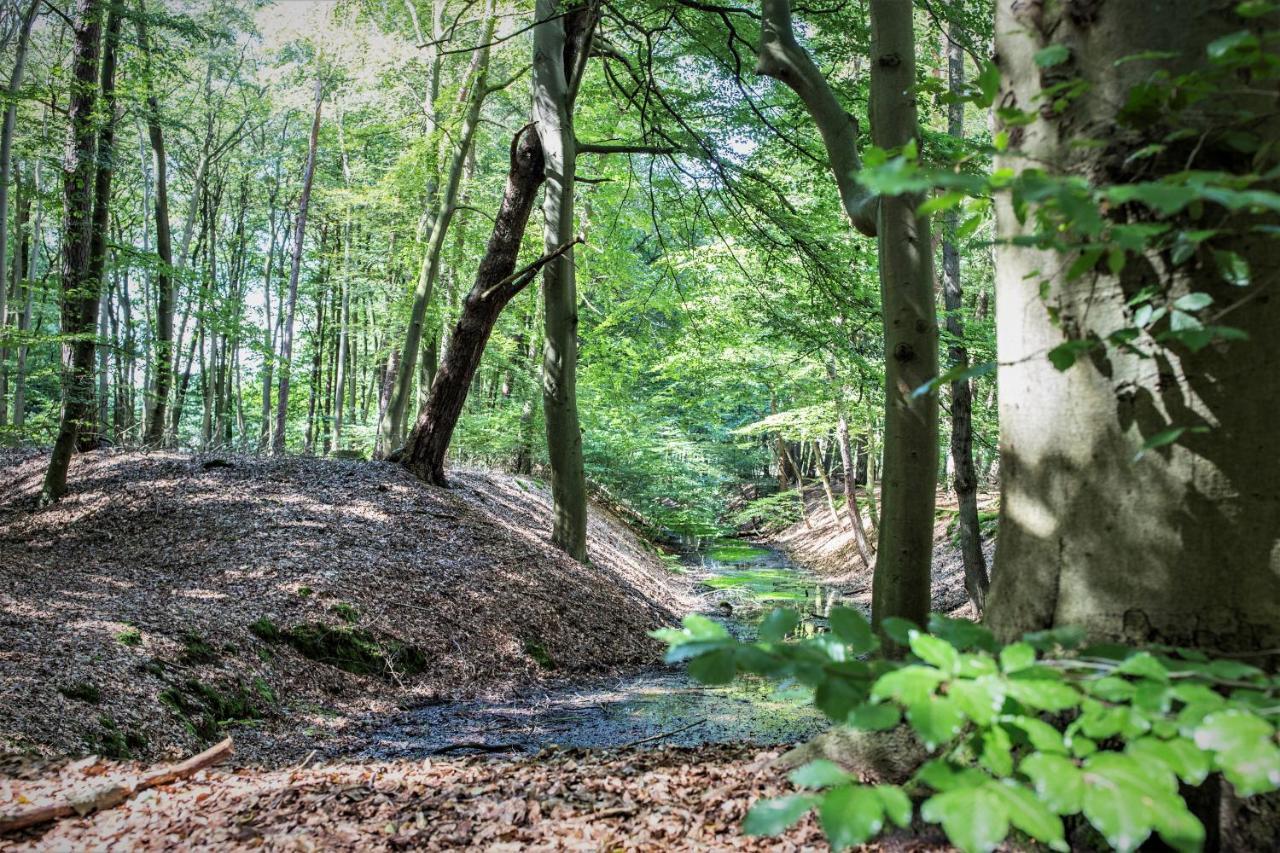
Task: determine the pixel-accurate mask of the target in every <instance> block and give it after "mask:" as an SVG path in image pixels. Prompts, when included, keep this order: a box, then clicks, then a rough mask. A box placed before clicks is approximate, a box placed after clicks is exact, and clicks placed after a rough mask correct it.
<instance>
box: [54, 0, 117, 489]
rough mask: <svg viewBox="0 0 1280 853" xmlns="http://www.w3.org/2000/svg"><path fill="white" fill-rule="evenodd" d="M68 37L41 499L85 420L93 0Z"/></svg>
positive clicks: (63, 472) (96, 19)
mask: <svg viewBox="0 0 1280 853" xmlns="http://www.w3.org/2000/svg"><path fill="white" fill-rule="evenodd" d="M73 20H74V25H73V28H72V35H73V39H74V42H75V45H74V47H73V49H72V57H71V95H70V98H69V104H68V119H69V128H68V134H67V153H66V158H65V160H64V162H63V167H62V185H63V199H64V205H65V211H64V221H63V228H62V312H61V315H62V334H63V336H64V339H65V343H64V344H63V370H62V413H61V417H60V420H59V424H58V437H57V439H56V440H55V441H54V445H53V452H52V453H51V454H50V456H49V467H48V468H47V469H46V471H45V475H44V483H43V485H42V486H41V490H40V504H41V505H48V504H50V503H53V502H54V501H57V500H59V499H60V498H61V497H62V496H63V495H65V494H66V492H67V469H68V467H69V466H70V464H71V454H72V452H74V450H75V447H76V438H77V436H78V435H79V432H80V429H81V427H82V425H84V426H88V425H91V423H92V418H93V337H94V331H95V327H96V326H97V319H98V318H97V310H98V292H97V290H96V289H94V288H93V286H92V285H93V282H92V281H91V280H90V278H89V264H90V257H91V242H92V230H93V229H92V225H93V206H94V197H93V188H94V158H95V154H96V151H97V144H98V139H97V134H96V133H94V127H93V111H94V107H95V105H96V104H97V100H98V79H97V78H98V56H99V51H100V44H99V42H100V41H101V39H100V35H101V32H102V3H101V0H77V3H76V7H75V11H74V17H73Z"/></svg>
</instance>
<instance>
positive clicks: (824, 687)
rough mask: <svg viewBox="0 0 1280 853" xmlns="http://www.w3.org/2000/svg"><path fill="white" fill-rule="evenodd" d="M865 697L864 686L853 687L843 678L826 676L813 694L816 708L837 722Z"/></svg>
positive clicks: (841, 720)
mask: <svg viewBox="0 0 1280 853" xmlns="http://www.w3.org/2000/svg"><path fill="white" fill-rule="evenodd" d="M866 698H867V694H866V689H865V688H862V687H861V685H859V686H858V687H855V686H854V685H853V684H852V683H850V682H849V680H848V679H845V678H826V679H824V680H823V681H822V682H821V683H820V684H819V685H818V689H817V690H815V691H814V694H813V702H814V704H815V705H817V706H818V710H819V711H821V712H822V713H824V714H826V715H827V717H829V718H830V719H831V720H834V721H835V722H837V723H843V722H844V721H845V720H846V719H847V718H848V716H849V712H850V711H852V710H853V709H854V707H855V706H857V705H858V704H859V703H860V702H862V701H864V700H865V699H866Z"/></svg>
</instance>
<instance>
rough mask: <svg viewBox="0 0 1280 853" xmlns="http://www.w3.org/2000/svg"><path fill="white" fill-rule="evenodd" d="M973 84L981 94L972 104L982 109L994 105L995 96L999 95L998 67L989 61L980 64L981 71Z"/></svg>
mask: <svg viewBox="0 0 1280 853" xmlns="http://www.w3.org/2000/svg"><path fill="white" fill-rule="evenodd" d="M974 84H975V85H976V86H977V87H978V91H979V92H980V93H981V96H980V97H978V98H976V99H975V100H974V103H975V104H976V105H977V106H979V107H982V108H986V107H989V106H991V105H992V104H993V103H995V100H996V96H997V95H999V94H1000V66H998V65H996V64H995V63H994V62H991V61H986V62H984V63H982V70H981V71H979V72H978V77H977V79H976V80H974Z"/></svg>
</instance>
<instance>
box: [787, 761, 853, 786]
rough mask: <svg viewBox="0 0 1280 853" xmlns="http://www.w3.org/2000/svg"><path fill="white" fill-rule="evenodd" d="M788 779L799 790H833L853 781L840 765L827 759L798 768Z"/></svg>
mask: <svg viewBox="0 0 1280 853" xmlns="http://www.w3.org/2000/svg"><path fill="white" fill-rule="evenodd" d="M787 778H788V779H790V780H791V784H793V785H795V786H796V787H797V788H831V787H834V786H835V785H845V784H848V783H849V782H850V781H851V780H852V779H853V777H852V776H850V775H849V774H848V773H846V772H845V771H844V770H843V769H841V767H840V765H839V764H836V763H835V762H834V761H827V760H826V759H825V758H823V759H819V760H817V761H811V762H809V763H808V764H806V765H804V766H803V767H798V768H796V769H795V770H793V771H791V773H790V775H788V776H787Z"/></svg>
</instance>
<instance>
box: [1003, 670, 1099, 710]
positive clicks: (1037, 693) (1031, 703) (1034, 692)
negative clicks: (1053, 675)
mask: <svg viewBox="0 0 1280 853" xmlns="http://www.w3.org/2000/svg"><path fill="white" fill-rule="evenodd" d="M1006 689H1007V690H1008V692H1009V695H1010V696H1012V697H1013V698H1014V699H1016V700H1017V701H1018V702H1020V703H1022V704H1023V705H1026V706H1027V707H1029V708H1035V709H1037V710H1040V711H1065V710H1067V709H1068V708H1074V707H1076V706H1077V705H1079V704H1080V699H1081V696H1080V693H1079V691H1077V690H1076V689H1075V688H1074V687H1072V686H1071V685H1070V684H1066V683H1064V682H1061V681H1053V680H1051V679H1047V678H1026V679H1023V678H1011V679H1009V681H1008V684H1007V686H1006Z"/></svg>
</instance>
